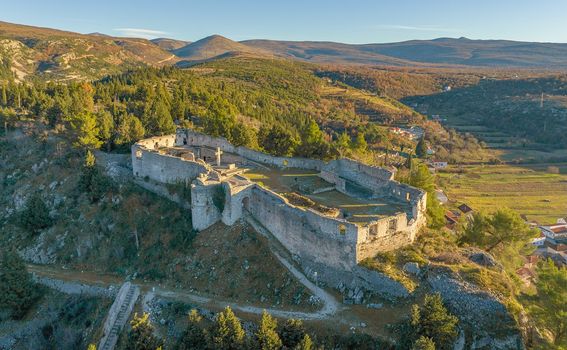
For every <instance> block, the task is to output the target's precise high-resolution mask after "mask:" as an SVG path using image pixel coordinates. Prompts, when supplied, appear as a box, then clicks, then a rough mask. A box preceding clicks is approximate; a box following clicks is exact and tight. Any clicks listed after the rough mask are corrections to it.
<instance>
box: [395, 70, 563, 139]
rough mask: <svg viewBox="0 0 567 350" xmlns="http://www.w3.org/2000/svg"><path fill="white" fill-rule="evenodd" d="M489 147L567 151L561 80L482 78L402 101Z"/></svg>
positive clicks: (558, 77)
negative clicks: (438, 118) (444, 91)
mask: <svg viewBox="0 0 567 350" xmlns="http://www.w3.org/2000/svg"><path fill="white" fill-rule="evenodd" d="M403 101H404V102H406V103H408V104H414V105H419V109H420V110H421V111H423V112H426V113H428V114H437V115H441V116H442V117H443V118H447V123H448V124H449V125H452V126H453V127H455V128H457V129H458V130H462V131H471V132H474V133H475V134H477V135H478V137H480V138H481V139H483V140H485V141H486V142H487V143H488V144H490V145H491V146H493V147H495V148H510V147H515V148H536V149H546V148H547V149H555V148H567V76H565V75H564V74H545V75H540V76H534V77H530V76H527V77H525V76H524V77H522V76H516V77H513V78H509V79H499V80H496V79H483V80H481V81H480V82H479V83H478V84H473V85H470V86H466V87H462V88H458V89H454V90H452V91H450V92H446V93H437V94H429V95H425V96H415V97H407V98H405V99H404V100H403Z"/></svg>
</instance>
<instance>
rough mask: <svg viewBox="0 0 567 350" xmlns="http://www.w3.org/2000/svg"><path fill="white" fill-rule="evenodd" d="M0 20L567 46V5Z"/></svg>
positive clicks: (113, 10)
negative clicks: (514, 41)
mask: <svg viewBox="0 0 567 350" xmlns="http://www.w3.org/2000/svg"><path fill="white" fill-rule="evenodd" d="M0 21H6V22H13V23H19V24H28V25H34V26H41V27H50V28H56V29H63V30H69V31H74V32H79V33H92V32H100V33H104V34H108V35H112V36H132V37H143V38H148V39H150V38H155V37H169V38H175V39H181V40H188V41H195V40H198V39H201V38H203V37H206V36H209V35H212V34H220V35H223V36H226V37H228V38H230V39H233V40H246V39H277V40H299V41H301V40H313V41H336V42H344V43H353V44H359V43H384V42H395V41H403V40H411V39H433V38H438V37H452V38H459V37H467V38H470V39H510V40H519V41H540V42H562V43H567V0H343V1H337V0H327V1H324V0H313V1H310V0H303V1H301V0H278V1H272V0H242V1H239V0H232V1H231V0H200V1H194V0H185V1H182V0H160V1H148V0H139V1H124V0H112V1H110V0H94V1H88V0H73V1H70V0H61V1H58V0H0Z"/></svg>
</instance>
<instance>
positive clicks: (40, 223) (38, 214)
mask: <svg viewBox="0 0 567 350" xmlns="http://www.w3.org/2000/svg"><path fill="white" fill-rule="evenodd" d="M20 224H21V225H22V226H23V227H24V228H26V229H28V230H30V231H32V232H33V233H37V232H39V231H40V230H43V229H45V228H48V227H50V226H51V225H52V224H53V220H52V219H51V217H50V216H49V208H48V207H47V205H46V204H45V202H44V201H43V199H42V198H41V196H40V195H39V194H37V193H36V194H34V195H32V196H31V197H30V198H29V199H28V201H27V202H26V206H25V208H24V210H23V211H22V212H21V214H20Z"/></svg>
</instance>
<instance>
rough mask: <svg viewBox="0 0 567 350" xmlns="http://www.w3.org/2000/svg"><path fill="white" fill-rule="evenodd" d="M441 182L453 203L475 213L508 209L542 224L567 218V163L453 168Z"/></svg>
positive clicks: (440, 178)
mask: <svg viewBox="0 0 567 350" xmlns="http://www.w3.org/2000/svg"><path fill="white" fill-rule="evenodd" d="M557 170H559V174H556V173H554V172H556V171H557ZM439 182H440V185H441V187H442V188H443V189H444V190H445V191H446V192H447V195H448V196H449V199H450V201H451V202H452V203H455V202H459V203H460V202H465V203H467V204H468V205H469V206H471V207H472V208H473V209H486V210H490V211H491V210H495V209H497V208H501V207H509V208H512V209H514V210H516V211H517V212H518V213H520V214H524V215H526V216H527V218H528V220H534V221H537V222H538V223H541V224H549V223H554V222H556V220H557V218H560V217H567V163H561V164H537V165H522V166H516V165H468V166H459V167H457V166H454V167H450V168H449V169H448V172H443V173H439Z"/></svg>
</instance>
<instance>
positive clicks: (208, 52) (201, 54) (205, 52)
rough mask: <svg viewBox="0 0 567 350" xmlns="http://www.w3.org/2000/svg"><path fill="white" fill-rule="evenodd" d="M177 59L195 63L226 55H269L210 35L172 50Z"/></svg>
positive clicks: (260, 50) (263, 51)
mask: <svg viewBox="0 0 567 350" xmlns="http://www.w3.org/2000/svg"><path fill="white" fill-rule="evenodd" d="M172 52H173V53H174V54H175V55H177V56H178V57H181V58H184V59H187V60H191V61H196V60H205V59H209V58H213V57H217V56H220V55H225V54H227V53H245V54H253V55H260V56H262V55H269V53H268V52H266V51H265V50H263V49H257V48H253V47H250V46H247V45H244V44H241V43H239V42H236V41H233V40H230V39H228V38H225V37H223V36H221V35H211V36H208V37H206V38H203V39H201V40H198V41H195V42H193V43H190V44H188V45H185V46H183V47H180V48H178V49H175V50H172Z"/></svg>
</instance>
